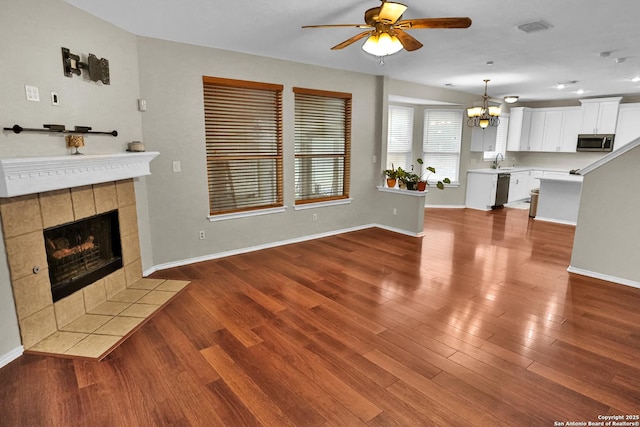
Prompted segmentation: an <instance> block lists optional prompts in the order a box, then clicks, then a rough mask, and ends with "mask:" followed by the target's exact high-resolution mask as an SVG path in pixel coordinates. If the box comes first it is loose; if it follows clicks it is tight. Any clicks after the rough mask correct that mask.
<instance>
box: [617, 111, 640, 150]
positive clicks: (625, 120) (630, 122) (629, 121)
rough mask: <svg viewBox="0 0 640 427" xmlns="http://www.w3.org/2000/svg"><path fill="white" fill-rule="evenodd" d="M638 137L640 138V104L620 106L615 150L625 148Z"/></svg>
mask: <svg viewBox="0 0 640 427" xmlns="http://www.w3.org/2000/svg"><path fill="white" fill-rule="evenodd" d="M638 137H640V104H622V105H620V109H619V110H618V124H617V125H616V137H615V139H614V141H613V150H614V151H615V150H618V149H620V148H621V147H624V146H625V145H626V144H628V143H630V142H631V141H633V140H634V139H636V138H638Z"/></svg>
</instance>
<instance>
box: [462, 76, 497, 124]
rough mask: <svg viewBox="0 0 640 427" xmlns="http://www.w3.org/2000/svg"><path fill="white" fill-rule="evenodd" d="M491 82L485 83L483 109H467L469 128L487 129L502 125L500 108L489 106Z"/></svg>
mask: <svg viewBox="0 0 640 427" xmlns="http://www.w3.org/2000/svg"><path fill="white" fill-rule="evenodd" d="M488 83H489V80H485V81H484V95H482V106H481V107H470V108H467V117H468V119H467V126H470V127H480V128H482V129H485V128H487V127H489V126H498V125H500V118H499V117H498V116H500V107H497V106H493V105H489V95H487V84H488Z"/></svg>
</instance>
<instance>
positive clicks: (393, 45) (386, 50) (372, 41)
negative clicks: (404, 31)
mask: <svg viewBox="0 0 640 427" xmlns="http://www.w3.org/2000/svg"><path fill="white" fill-rule="evenodd" d="M362 50H364V51H365V52H367V53H368V54H370V55H374V56H379V57H382V56H387V55H393V54H394V53H397V52H399V51H401V50H402V43H400V40H398V37H396V36H395V35H391V34H389V33H387V32H384V31H383V32H376V33H375V34H372V35H370V36H369V38H368V39H367V41H366V42H364V44H363V45H362Z"/></svg>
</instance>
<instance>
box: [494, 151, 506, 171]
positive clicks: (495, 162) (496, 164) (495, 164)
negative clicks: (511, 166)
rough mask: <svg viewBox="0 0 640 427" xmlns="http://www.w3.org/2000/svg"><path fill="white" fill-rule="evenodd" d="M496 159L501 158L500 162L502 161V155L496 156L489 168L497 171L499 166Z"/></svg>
mask: <svg viewBox="0 0 640 427" xmlns="http://www.w3.org/2000/svg"><path fill="white" fill-rule="evenodd" d="M498 157H502V160H504V156H503V155H502V153H498V154H496V158H495V160H494V161H493V163H492V164H491V168H492V169H498V165H499V160H498Z"/></svg>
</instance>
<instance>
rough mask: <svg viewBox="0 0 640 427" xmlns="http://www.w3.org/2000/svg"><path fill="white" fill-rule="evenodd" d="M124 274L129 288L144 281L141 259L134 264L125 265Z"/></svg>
mask: <svg viewBox="0 0 640 427" xmlns="http://www.w3.org/2000/svg"><path fill="white" fill-rule="evenodd" d="M124 274H125V278H126V281H127V286H130V285H133V284H134V283H136V282H137V281H138V280H140V279H142V264H141V262H140V259H137V260H135V261H133V262H132V263H130V264H127V265H125V266H124Z"/></svg>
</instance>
